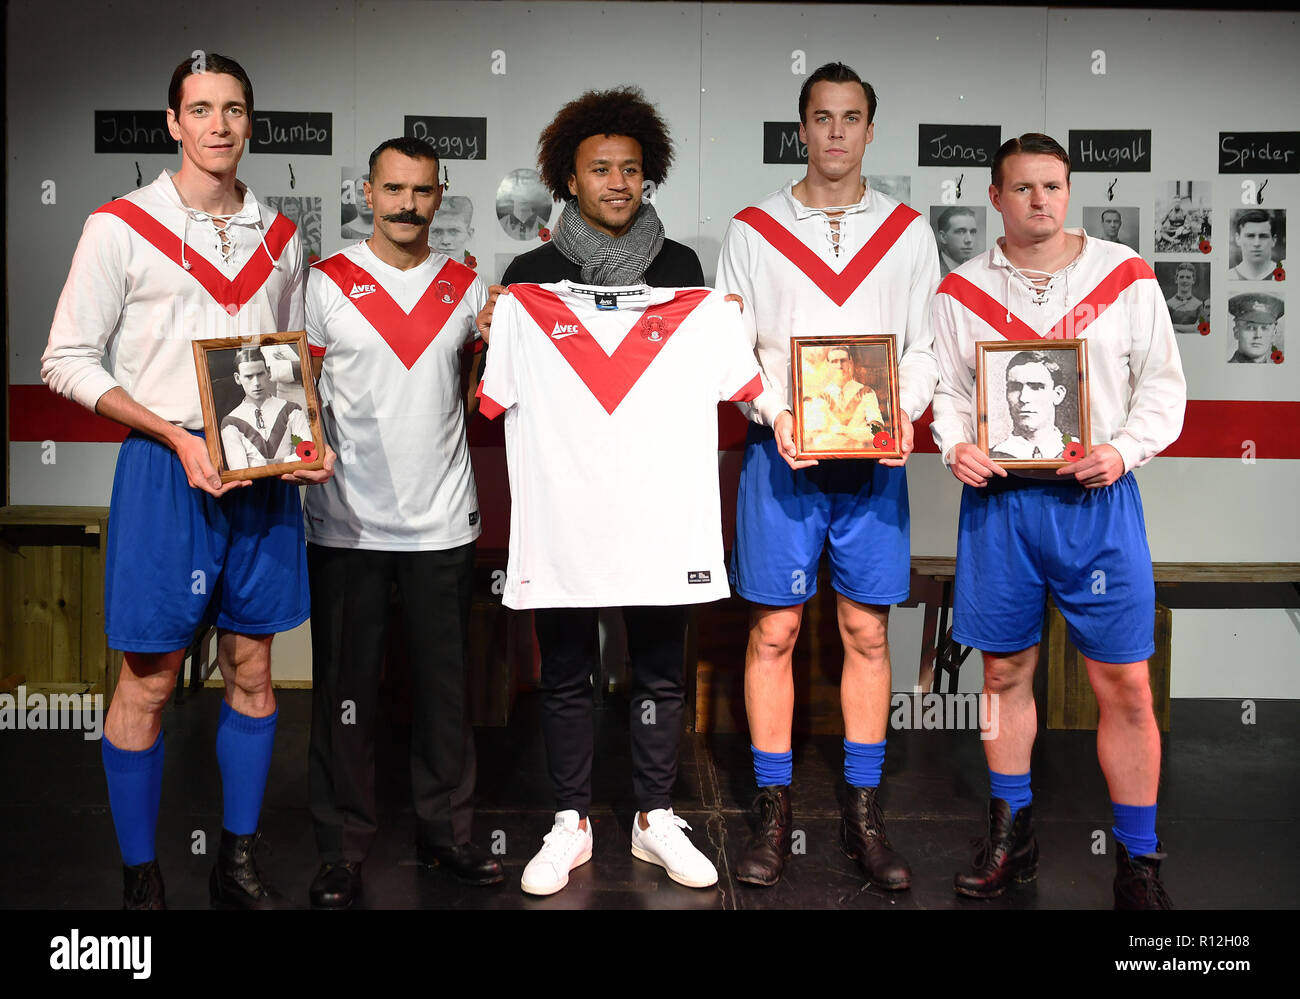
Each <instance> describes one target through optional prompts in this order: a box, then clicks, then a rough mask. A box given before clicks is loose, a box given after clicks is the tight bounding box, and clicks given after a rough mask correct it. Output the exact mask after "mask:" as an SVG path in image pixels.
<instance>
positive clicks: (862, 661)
mask: <svg viewBox="0 0 1300 999" xmlns="http://www.w3.org/2000/svg"><path fill="white" fill-rule="evenodd" d="M875 112H876V93H875V90H874V89H873V88H872V87H871V85H870V84H868V83H865V82H864V81H863V80H862V79H861V77H859V76H858V75H857V73H855V72H854V71H853V70H852V69H850V68H849V67H848V66H845V65H844V64H843V63H830V64H828V65H825V66H822V67H821V68H819V69H818V70H816V71H815V72H813V73H812V74H811V75H810V76H809V77H808V79H807V80H806V81H805V82H804V85H803V88H802V90H801V91H800V94H799V118H800V125H799V139H800V141H801V142H804V143H806V145H807V147H808V168H807V172H806V173H805V175H804V177H803V178H802V179H800V180H799V181H797V182H791V183H790V184H788V185H786V187H785V188H784V189H783V190H781V191H778V192H776V193H775V194H772V195H769V196H768V197H767V198H765V199H764V200H763V201H761V202H760V203H759V204H758V205H757V206H755V207H752V208H746V209H745V210H744V211H742V212H740V213H739V214H738V215H737V216H736V217H735V219H733V220H732V222H731V225H730V226H729V227H728V229H727V233H726V236H725V238H724V240H723V244H722V254H721V257H720V258H719V261H718V277H717V283H718V287H719V288H721V289H723V290H726V291H729V292H735V293H738V294H740V295H741V296H742V297H743V298H744V300H745V302H746V306H747V307H746V309H745V314H744V317H743V319H744V322H745V326H746V329H747V332H748V333H749V337H750V340H751V342H752V343H753V344H754V346H755V350H756V353H757V355H758V359H759V365H760V366H761V368H762V371H763V377H764V382H765V384H766V386H767V388H766V390H765V391H764V392H763V394H762V395H761V396H759V398H758V399H756V400H755V401H754V403H753V404H752V405H751V406H749V407H742V408H747V412H748V415H749V417H750V420H751V425H750V428H749V435H748V440H747V441H746V445H745V458H744V465H743V467H742V471H741V479H740V489H739V493H738V497H737V509H736V540H735V547H734V549H733V552H732V584H733V585H734V586H735V588H736V591H737V592H738V593H739V594H740V595H741V596H743V597H745V599H747V600H749V601H750V602H751V604H752V605H753V607H752V613H751V618H750V632H749V644H748V647H747V649H746V652H745V708H746V712H747V714H748V716H749V727H750V739H751V741H752V747H751V748H752V752H753V758H754V777H755V781H756V783H757V785H758V791H759V793H758V797H757V798H756V799H755V809H756V811H757V812H758V827H757V830H756V832H755V834H754V836H753V837H752V838H751V840H750V841H749V843H748V844H747V845H746V847H745V850H744V853H743V855H742V857H741V858H740V861H739V864H738V867H737V877H739V878H740V880H742V881H745V882H747V883H749V884H757V885H774V884H776V883H777V881H778V880H780V877H781V874H782V872H783V871H784V869H785V863H786V858H787V857H788V856H789V854H790V839H791V830H792V824H791V823H792V818H791V815H792V813H791V803H790V802H791V795H790V784H791V780H792V775H793V764H792V760H793V756H792V750H791V726H792V722H793V715H794V674H793V668H792V653H793V650H794V644H795V640H796V639H797V638H798V636H799V629H800V626H801V623H802V620H803V606H804V603H805V602H806V601H807V600H808V599H809V598H810V597H812V596H813V595H814V594H815V593H816V590H817V570H818V565H819V563H820V561H821V555H822V550H823V549H824V548H826V547H827V546H828V545H829V548H830V558H831V578H832V583H833V585H834V587H835V590H836V609H837V614H838V617H839V623H840V633H841V635H842V636H843V637H844V673H843V680H842V681H841V685H840V699H841V703H842V706H843V711H844V729H845V740H844V754H845V755H844V777H845V781H846V783H847V785H848V794H847V798H846V802H845V806H844V811H843V825H842V842H843V846H844V850H845V852H846V853H848V855H849V856H850V857H852V858H854V859H855V860H857V862H858V864H859V867H860V869H861V871H862V873H863V875H864V876H865V877H866V878H867V879H868V880H869V881H870V882H872V883H873V884H876V885H877V886H879V887H882V888H886V889H904V888H907V887H909V886H910V884H911V869H910V868H909V866H908V863H907V861H906V860H904V859H903V857H901V856H900V855H899V854H898V853H896V852H895V851H894V850H893V848H892V847H891V846H890V844H889V840H888V838H887V837H886V835H885V828H884V816H883V813H882V811H881V808H880V803H879V801H878V800H877V791H878V788H879V785H880V779H881V773H882V770H883V767H884V756H885V732H886V728H887V724H888V713H889V696H890V689H891V679H890V663H889V645H888V640H887V633H888V622H889V607H890V605H891V604H894V603H897V602H899V601H900V600H905V599H907V594H908V586H909V581H910V572H911V559H910V545H909V541H910V538H909V520H908V505H907V479H906V473H905V471H904V469H903V465H904V463H905V462H906V461H907V457H908V455H909V453H910V452H911V450H912V424H911V421H912V420H913V419H916V418H917V417H919V416H920V415H921V413H922V412H923V411H924V410H925V407H926V406H927V405H928V404H929V402H930V397H931V394H932V393H933V391H934V384H935V380H936V378H937V368H936V363H935V358H934V354H933V351H932V348H931V334H930V323H929V302H930V297H931V296H932V295H933V293H934V289H935V286H936V285H937V284H938V281H939V255H938V252H937V250H936V247H935V240H934V235H933V234H932V232H931V230H930V227H929V226H928V225H927V224H926V223H925V221H924V220H923V219H922V218H921V215H920V213H918V212H916V211H914V210H913V209H911V208H909V207H907V206H906V205H903V204H900V203H899V202H897V201H895V200H893V199H892V198H889V197H886V196H884V195H882V194H880V193H879V192H877V191H874V190H871V189H870V188H869V187H868V185H867V183H866V181H865V180H864V178H863V177H862V158H863V155H864V153H865V152H866V147H867V145H868V144H869V143H870V142H871V140H872V138H873V136H874V129H875V125H874V117H875ZM868 333H889V334H893V335H894V336H895V338H896V342H897V346H898V383H899V403H900V405H899V409H900V424H901V426H899V427H897V428H895V433H896V435H897V437H898V442H899V445H900V450H901V453H902V457H900V458H890V459H880V460H862V459H854V460H837V461H834V462H828V463H826V464H822V465H820V466H819V465H818V462H817V461H815V460H803V461H800V460H797V459H796V457H795V456H796V455H797V454H798V447H797V444H796V441H795V440H794V437H793V429H794V417H793V412H792V408H791V407H792V399H791V387H790V384H789V382H790V375H789V370H790V355H791V346H790V344H791V337H794V336H805V335H829V334H868Z"/></svg>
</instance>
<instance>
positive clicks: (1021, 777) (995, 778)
mask: <svg viewBox="0 0 1300 999" xmlns="http://www.w3.org/2000/svg"><path fill="white" fill-rule="evenodd" d="M1029 774H1030V771H1028V770H1026V771H1025V772H1024V773H1022V774H1000V773H998V772H997V771H996V770H990V771H989V794H990V795H992V796H993V797H994V798H1001V799H1002V800H1003V801H1005V802H1006V803H1007V804H1008V805H1010V806H1011V817H1012V818H1013V819H1014V818H1015V817H1016V812H1018V811H1020V809H1022V808H1024V807H1025V806H1026V805H1028V804H1030V803H1031V802H1032V801H1033V800H1034V792H1033V791H1031V790H1030V788H1029Z"/></svg>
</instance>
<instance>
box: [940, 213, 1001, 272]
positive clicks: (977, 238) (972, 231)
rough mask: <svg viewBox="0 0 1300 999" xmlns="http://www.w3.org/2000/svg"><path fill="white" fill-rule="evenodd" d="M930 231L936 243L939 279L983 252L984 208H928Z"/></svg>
mask: <svg viewBox="0 0 1300 999" xmlns="http://www.w3.org/2000/svg"><path fill="white" fill-rule="evenodd" d="M930 228H931V229H933V230H934V238H935V242H936V243H938V244H939V276H940V277H943V276H945V275H947V274H948V272H949V271H953V270H956V269H957V268H958V267H960V266H961V265H962V264H964V263H965V262H966V261H967V260H970V259H971V258H972V257H974V256H975V255H976V254H979V253H983V252H984V241H985V237H986V234H987V232H986V229H985V211H984V206H983V205H931V206H930Z"/></svg>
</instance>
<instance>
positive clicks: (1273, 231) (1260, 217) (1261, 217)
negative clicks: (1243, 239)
mask: <svg viewBox="0 0 1300 999" xmlns="http://www.w3.org/2000/svg"><path fill="white" fill-rule="evenodd" d="M1252 222H1267V223H1268V234H1269V235H1270V236H1276V235H1277V226H1276V225H1274V224H1273V213H1272V212H1266V211H1265V210H1264V209H1262V208H1248V209H1247V210H1246V211H1244V212H1242V213H1241V214H1240V215H1238V216H1237V221H1236V222H1234V223H1233V225H1232V231H1233V232H1235V233H1240V232H1241V229H1242V226H1245V225H1249V224H1250V223H1252Z"/></svg>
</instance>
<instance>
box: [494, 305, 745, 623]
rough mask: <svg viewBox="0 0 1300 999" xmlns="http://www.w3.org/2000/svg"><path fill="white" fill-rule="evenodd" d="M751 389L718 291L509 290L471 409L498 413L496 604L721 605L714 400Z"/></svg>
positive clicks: (732, 313)
mask: <svg viewBox="0 0 1300 999" xmlns="http://www.w3.org/2000/svg"><path fill="white" fill-rule="evenodd" d="M761 389H762V383H761V379H760V376H759V371H758V364H757V362H756V361H755V358H754V352H753V349H752V348H751V346H750V344H749V341H748V339H747V337H746V336H745V333H744V327H743V326H742V325H741V322H740V311H739V308H738V306H736V305H735V303H729V302H727V301H725V299H724V296H723V294H722V293H721V292H715V291H710V290H709V289H707V288H672V289H670V288H661V289H655V288H648V287H646V286H644V285H642V286H637V287H630V288H591V287H586V286H583V285H578V284H574V283H572V282H569V281H562V282H560V283H558V284H545V285H535V284H533V285H530V284H525V285H512V286H511V287H510V289H509V292H508V293H507V294H505V295H502V296H501V297H500V298H499V299H498V300H497V305H496V309H495V311H494V312H493V315H492V346H491V349H490V350H489V351H488V360H487V371H486V372H485V374H484V376H483V382H482V385H481V386H480V395H481V396H482V405H481V410H482V412H483V414H484V415H485V416H488V417H496V416H499V415H500V414H501V413H505V414H506V422H505V438H506V461H507V464H508V465H509V470H510V493H511V511H510V560H509V566H508V569H507V571H506V584H505V592H504V595H503V597H502V600H503V601H504V603H505V604H506V606H507V607H514V608H519V609H523V608H533V607H619V606H637V605H666V604H687V603H703V602H706V601H709V600H718V599H721V598H723V597H726V596H729V595H730V589H729V588H728V585H727V579H726V571H725V569H724V568H723V563H722V511H721V504H720V502H719V498H718V454H717V452H718V403H719V402H725V401H744V400H749V399H753V398H754V397H755V396H757V395H758V393H759V392H760V391H761Z"/></svg>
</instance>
